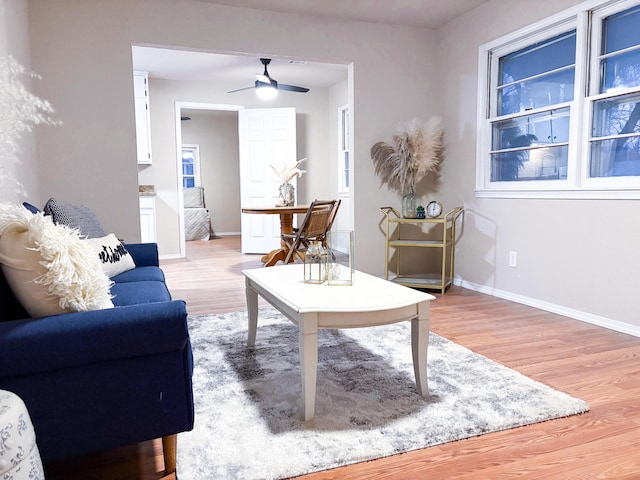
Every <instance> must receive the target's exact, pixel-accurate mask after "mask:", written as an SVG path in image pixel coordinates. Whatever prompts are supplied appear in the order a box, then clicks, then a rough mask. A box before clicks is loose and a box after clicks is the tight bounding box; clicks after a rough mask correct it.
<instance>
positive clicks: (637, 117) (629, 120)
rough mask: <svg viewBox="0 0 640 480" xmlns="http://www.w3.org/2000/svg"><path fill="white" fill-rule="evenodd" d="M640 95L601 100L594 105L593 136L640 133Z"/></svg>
mask: <svg viewBox="0 0 640 480" xmlns="http://www.w3.org/2000/svg"><path fill="white" fill-rule="evenodd" d="M639 121H640V95H639V94H637V93H636V94H632V95H624V96H620V97H613V98H608V99H605V100H600V101H597V102H595V103H594V105H593V136H594V137H607V136H612V135H620V134H626V133H633V132H636V133H640V123H639Z"/></svg>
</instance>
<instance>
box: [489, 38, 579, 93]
mask: <svg viewBox="0 0 640 480" xmlns="http://www.w3.org/2000/svg"><path fill="white" fill-rule="evenodd" d="M575 59H576V31H575V30H572V31H571V32H567V33H563V34H562V35H558V36H557V37H554V38H550V39H549V40H545V41H543V42H538V43H536V44H533V45H531V46H529V47H526V48H523V49H521V50H518V51H517V52H513V53H510V54H509V55H505V56H504V57H502V58H501V59H500V78H501V79H502V81H503V83H501V85H504V84H505V83H509V82H516V81H518V80H523V79H526V78H528V77H533V76H535V75H540V74H542V73H546V72H549V71H551V70H556V69H558V68H562V67H568V66H570V65H573V64H574V63H575ZM507 79H508V80H507Z"/></svg>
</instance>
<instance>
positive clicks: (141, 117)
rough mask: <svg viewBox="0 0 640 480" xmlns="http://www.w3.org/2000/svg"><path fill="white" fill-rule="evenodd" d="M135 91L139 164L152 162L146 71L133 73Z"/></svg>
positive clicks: (147, 77)
mask: <svg viewBox="0 0 640 480" xmlns="http://www.w3.org/2000/svg"><path fill="white" fill-rule="evenodd" d="M133 92H134V97H135V98H134V101H135V112H136V140H137V144H138V164H141V165H150V164H151V122H150V116H149V76H148V74H147V73H146V72H134V73H133Z"/></svg>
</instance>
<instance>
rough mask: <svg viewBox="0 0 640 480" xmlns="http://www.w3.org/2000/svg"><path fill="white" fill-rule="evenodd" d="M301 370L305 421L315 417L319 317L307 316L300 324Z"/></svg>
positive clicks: (314, 315)
mask: <svg viewBox="0 0 640 480" xmlns="http://www.w3.org/2000/svg"><path fill="white" fill-rule="evenodd" d="M298 327H299V330H300V333H299V343H300V347H299V348H300V370H301V371H302V414H303V417H304V420H305V421H307V420H311V419H313V417H314V416H315V406H316V377H317V373H318V316H317V314H315V313H310V314H305V315H304V318H303V319H302V320H301V321H300V323H299V324H298Z"/></svg>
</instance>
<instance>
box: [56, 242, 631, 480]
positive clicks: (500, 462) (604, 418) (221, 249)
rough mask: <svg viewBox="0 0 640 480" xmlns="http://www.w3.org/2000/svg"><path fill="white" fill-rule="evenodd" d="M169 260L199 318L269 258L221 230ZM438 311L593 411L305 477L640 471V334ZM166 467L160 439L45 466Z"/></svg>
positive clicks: (151, 475) (145, 475)
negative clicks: (246, 249) (242, 250)
mask: <svg viewBox="0 0 640 480" xmlns="http://www.w3.org/2000/svg"><path fill="white" fill-rule="evenodd" d="M162 267H163V269H164V271H165V274H166V276H167V284H168V285H169V288H170V289H171V291H172V294H173V296H174V298H182V299H184V300H186V301H187V305H188V309H189V313H190V314H206V313H225V312H231V311H236V310H245V309H246V305H245V296H244V278H243V276H242V274H241V271H242V270H243V269H245V268H260V267H261V263H260V256H258V255H242V254H241V253H240V240H239V237H222V238H216V239H214V240H211V241H209V242H188V243H187V258H186V259H175V260H167V261H163V262H162ZM266 305H267V304H266V302H264V301H261V306H266ZM431 314H432V320H431V329H432V330H433V331H434V332H435V333H437V334H439V335H441V336H443V337H446V338H449V339H451V340H453V341H455V342H457V343H460V344H462V345H464V346H466V347H467V348H470V349H471V350H473V351H475V352H477V353H479V354H481V355H485V356H487V357H489V358H491V359H492V360H495V361H497V362H499V363H502V364H503V365H506V366H509V367H511V368H515V369H516V370H518V371H520V372H521V373H523V374H525V375H528V376H530V377H532V378H534V379H536V380H538V381H542V382H544V383H546V384H548V385H550V386H552V387H554V388H557V389H559V390H562V391H565V392H567V393H569V394H572V395H575V396H578V397H580V398H582V399H584V400H586V401H587V402H588V403H589V404H590V405H591V410H590V411H589V412H587V413H585V414H582V415H575V416H571V417H567V418H562V419H558V420H552V421H548V422H542V423H538V424H534V425H529V426H526V427H521V428H515V429H511V430H506V431H503V432H495V433H491V434H488V435H482V436H480V437H475V438H470V439H467V440H462V441H459V442H452V443H448V444H445V445H438V446H434V447H431V448H427V449H422V450H417V451H414V452H408V453H405V454H401V455H394V456H391V457H388V458H383V459H377V460H374V461H371V462H364V463H360V464H356V465H351V466H347V467H342V468H338V469H333V470H329V471H324V472H318V473H315V474H310V475H305V476H302V477H299V478H300V479H303V480H319V479H323V480H327V479H341V480H364V479H367V480H372V479H374V480H375V479H377V480H382V479H384V480H390V479H392V480H404V479H407V480H408V479H411V480H414V479H419V478H429V479H453V478H464V479H482V480H484V479H489V478H490V479H495V478H500V479H508V478H527V479H532V480H535V479H585V480H587V479H589V480H591V479H595V478H601V479H613V478H615V479H638V478H640V456H639V455H638V453H637V452H638V451H640V402H639V399H640V362H638V359H640V338H636V337H632V336H630V335H625V334H622V333H618V332H613V331H610V330H607V329H604V328H600V327H597V326H594V325H589V324H587V323H583V322H580V321H577V320H572V319H568V318H565V317H562V316H560V315H557V314H553V313H549V312H544V311H541V310H537V309H535V308H532V307H528V306H525V305H520V304H517V303H513V302H510V301H507V300H504V299H500V298H496V297H491V296H488V295H483V294H480V293H477V292H473V291H471V290H466V289H463V288H460V287H455V286H454V287H452V288H451V289H450V290H449V291H448V292H447V293H446V294H445V295H440V294H437V295H436V300H435V301H433V302H432V308H431ZM178 448H180V444H179V443H178ZM285 454H286V452H283V455H285ZM163 468H164V467H163V461H162V445H161V442H160V441H159V440H156V441H149V442H143V443H141V444H139V445H132V446H128V447H123V448H119V449H114V450H110V451H106V452H99V453H96V454H94V455H88V456H85V457H82V458H74V459H69V460H68V461H65V462H58V463H56V464H50V465H46V466H45V471H46V473H47V478H48V479H49V480H63V479H64V480H93V479H95V480H106V479H122V480H136V479H163V480H175V479H176V476H175V475H174V474H172V475H167V476H165V475H164V474H163ZM265 473H266V472H265ZM180 480H183V479H180ZM184 480H191V479H184Z"/></svg>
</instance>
